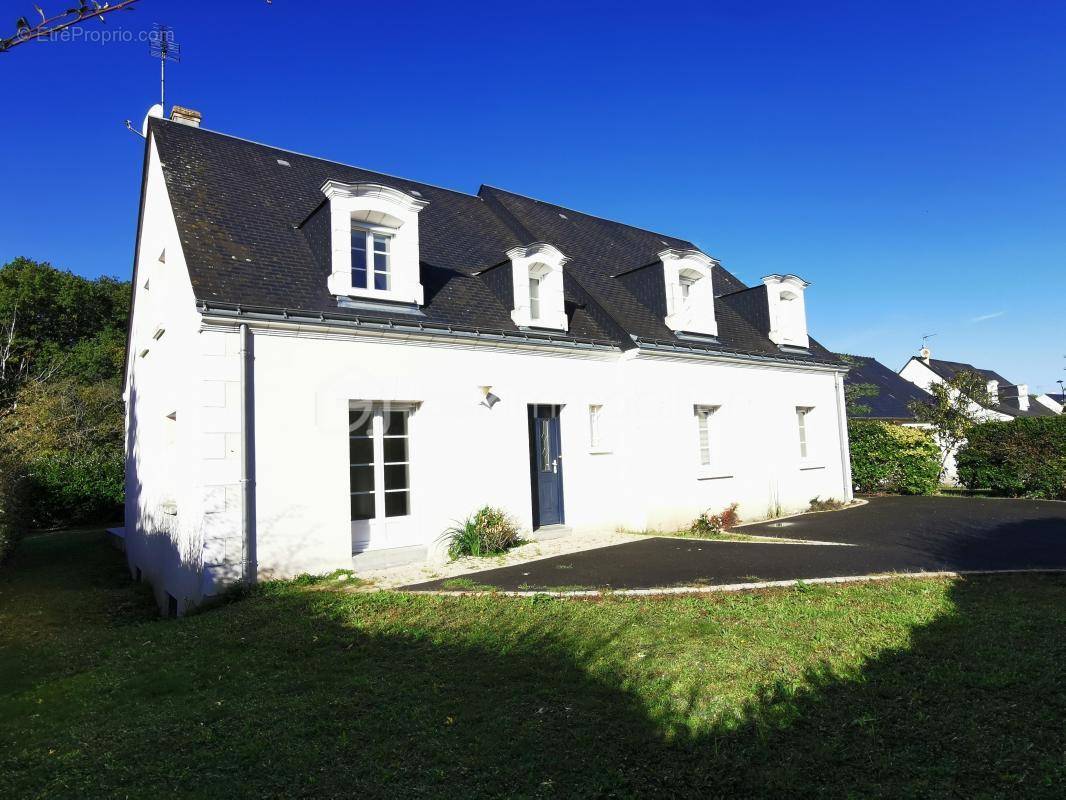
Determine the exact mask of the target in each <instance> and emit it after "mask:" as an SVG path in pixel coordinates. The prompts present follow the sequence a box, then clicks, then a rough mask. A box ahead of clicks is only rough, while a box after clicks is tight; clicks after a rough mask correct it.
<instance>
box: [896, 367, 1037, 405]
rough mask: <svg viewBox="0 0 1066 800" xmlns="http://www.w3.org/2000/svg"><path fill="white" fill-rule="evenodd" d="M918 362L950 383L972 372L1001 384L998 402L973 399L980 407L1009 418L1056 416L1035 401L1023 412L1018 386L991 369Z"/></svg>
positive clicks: (1031, 401) (979, 398) (978, 398)
mask: <svg viewBox="0 0 1066 800" xmlns="http://www.w3.org/2000/svg"><path fill="white" fill-rule="evenodd" d="M917 360H918V361H920V362H922V363H924V364H925V365H926V366H927V367H929V369H931V370H932V371H933V372H934V373H936V374H937V375H939V376H940V377H941V378H943V379H944V380H945V381H949V380H951V379H952V378H954V377H955V376H956V375H958V374H959V373H960V372H972V373H974V374H976V375H978V376H980V377H982V378H984V379H985V380H986V381H996V382H997V383H998V384H999V390H998V401H997V402H992V401H991V400H990V399H987V398H981V397H974V398H971V399H972V400H974V401H975V402H976V403H978V404H979V405H981V406H983V407H985V408H987V409H988V410H990V411H996V412H998V413H1000V414H1006V415H1007V416H1009V417H1047V416H1055V412H1054V411H1052V410H1051V409H1050V408H1047V407H1046V406H1042V405H1040V403H1037V402H1035V401H1033V400H1030V401H1029V408H1028V409H1027V410H1022V408H1021V407H1020V404H1019V392H1018V386H1017V384H1013V383H1011V382H1010V381H1009V380H1007V379H1006V378H1004V377H1003V376H1002V375H1000V374H999V373H998V372H995V371H994V370H990V369H981V368H980V367H975V366H974V365H973V364H966V363H963V362H961V361H944V360H942V359H938V358H930V359H929V360H928V362H923V361H922V360H921V359H917Z"/></svg>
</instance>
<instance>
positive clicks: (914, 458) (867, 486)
mask: <svg viewBox="0 0 1066 800" xmlns="http://www.w3.org/2000/svg"><path fill="white" fill-rule="evenodd" d="M848 436H849V438H850V441H851V477H852V481H853V483H854V484H855V488H856V489H857V490H858V491H860V492H891V493H895V494H932V493H933V492H935V491H936V489H937V486H938V485H939V482H940V448H939V447H937V445H936V442H934V441H933V438H932V436H931V435H930V434H929V433H927V432H926V431H924V430H921V429H920V428H905V427H903V426H902V425H893V424H891V423H888V422H881V421H877V420H851V421H850V422H849V423H848Z"/></svg>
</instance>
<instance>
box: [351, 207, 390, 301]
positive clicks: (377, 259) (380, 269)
mask: <svg viewBox="0 0 1066 800" xmlns="http://www.w3.org/2000/svg"><path fill="white" fill-rule="evenodd" d="M391 241H392V234H389V233H382V232H379V231H375V230H372V229H369V228H360V227H358V226H357V225H356V224H355V223H353V224H352V288H356V289H374V290H375V291H380V292H387V291H389V288H390V282H389V243H390V242H391Z"/></svg>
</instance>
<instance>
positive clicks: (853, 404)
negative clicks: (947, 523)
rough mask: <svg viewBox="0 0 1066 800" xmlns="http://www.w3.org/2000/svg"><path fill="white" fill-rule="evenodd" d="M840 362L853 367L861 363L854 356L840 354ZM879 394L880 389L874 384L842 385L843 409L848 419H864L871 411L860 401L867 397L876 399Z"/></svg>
mask: <svg viewBox="0 0 1066 800" xmlns="http://www.w3.org/2000/svg"><path fill="white" fill-rule="evenodd" d="M840 360H841V361H843V362H844V363H845V364H847V365H848V366H851V367H854V366H858V365H860V364H861V363H862V361H861V360H860V359H858V358H855V356H849V355H846V354H843V353H841V355H840ZM880 394H881V388H880V387H879V386H878V385H877V384H876V383H845V384H844V407H845V409H846V410H847V414H848V416H849V417H864V416H866V415H867V414H869V413H870V411H871V410H872V409H871V408H870V406H868V405H866V404H865V403H863V402H862V401H863V400H865V399H866V398H867V397H877V396H878V395H880Z"/></svg>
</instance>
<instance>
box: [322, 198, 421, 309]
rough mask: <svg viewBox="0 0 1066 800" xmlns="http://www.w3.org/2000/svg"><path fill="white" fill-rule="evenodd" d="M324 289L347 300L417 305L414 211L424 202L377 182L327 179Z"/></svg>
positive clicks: (419, 298)
mask: <svg viewBox="0 0 1066 800" xmlns="http://www.w3.org/2000/svg"><path fill="white" fill-rule="evenodd" d="M322 192H323V194H325V195H326V197H327V199H328V200H329V212H330V237H331V243H332V247H331V262H332V263H331V271H330V276H329V280H328V283H329V291H330V292H331V293H332V294H334V295H336V296H337V297H338V298H341V299H342V300H344V299H346V298H354V299H364V298H365V299H371V300H383V301H386V302H393V303H406V304H411V305H422V303H423V302H424V297H423V291H422V283H421V279H420V274H419V272H420V271H419V255H418V214H419V212H420V211H421V210H422V209H423V208H424V207H425V206H426V205H427V203H426V201H425V200H421V199H419V198H417V197H413V196H412V195H410V194H408V193H405V192H402V191H400V190H399V189H394V188H392V187H390V186H383V185H381V184H377V183H340V182H338V181H326V183H325V184H324V185H323V186H322Z"/></svg>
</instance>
